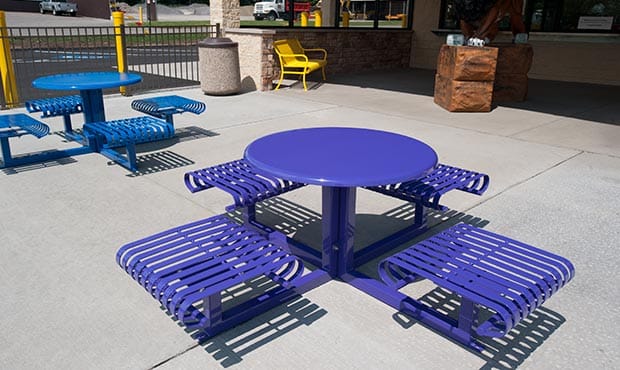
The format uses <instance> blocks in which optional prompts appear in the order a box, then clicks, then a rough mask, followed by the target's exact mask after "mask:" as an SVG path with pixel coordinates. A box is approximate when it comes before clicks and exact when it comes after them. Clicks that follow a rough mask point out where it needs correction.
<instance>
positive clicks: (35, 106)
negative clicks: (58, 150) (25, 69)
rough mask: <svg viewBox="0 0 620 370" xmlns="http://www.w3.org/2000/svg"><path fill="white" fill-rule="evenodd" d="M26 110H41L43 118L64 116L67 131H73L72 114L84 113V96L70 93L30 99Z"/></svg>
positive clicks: (32, 111)
mask: <svg viewBox="0 0 620 370" xmlns="http://www.w3.org/2000/svg"><path fill="white" fill-rule="evenodd" d="M26 110H28V112H30V113H35V112H41V118H48V117H57V116H63V117H64V123H65V131H66V132H68V133H71V132H73V127H72V126H71V115H72V114H75V113H82V111H83V107H82V98H81V97H80V95H69V96H59V97H53V98H43V99H34V100H29V101H27V102H26Z"/></svg>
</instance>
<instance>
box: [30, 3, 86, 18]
mask: <svg viewBox="0 0 620 370" xmlns="http://www.w3.org/2000/svg"><path fill="white" fill-rule="evenodd" d="M39 11H40V12H41V14H45V12H50V13H52V14H54V15H59V14H63V13H66V14H70V15H71V16H75V15H76V14H77V11H78V6H77V4H74V3H70V2H68V1H67V0H54V1H52V0H42V1H41V3H39Z"/></svg>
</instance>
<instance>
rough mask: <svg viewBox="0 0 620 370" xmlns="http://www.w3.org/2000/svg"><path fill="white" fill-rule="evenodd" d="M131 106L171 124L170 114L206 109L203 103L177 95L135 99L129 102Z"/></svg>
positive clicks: (197, 112) (197, 111) (196, 111)
mask: <svg viewBox="0 0 620 370" xmlns="http://www.w3.org/2000/svg"><path fill="white" fill-rule="evenodd" d="M131 107H132V108H133V109H135V110H137V111H139V112H142V113H146V114H150V115H151V116H153V117H157V118H162V119H165V120H166V122H168V123H170V124H173V119H172V116H173V115H175V114H179V113H185V112H190V113H194V114H200V113H202V112H204V111H205V110H206V109H207V106H206V104H205V103H202V102H199V101H196V100H192V99H188V98H184V97H182V96H178V95H169V96H158V97H154V98H147V99H137V100H134V101H132V102H131Z"/></svg>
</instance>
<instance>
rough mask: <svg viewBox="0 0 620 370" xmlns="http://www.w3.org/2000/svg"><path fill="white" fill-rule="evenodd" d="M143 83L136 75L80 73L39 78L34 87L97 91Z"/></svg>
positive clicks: (33, 84) (33, 83)
mask: <svg viewBox="0 0 620 370" xmlns="http://www.w3.org/2000/svg"><path fill="white" fill-rule="evenodd" d="M140 81H142V77H141V76H140V75H139V74H135V73H121V72H79V73H64V74H57V75H50V76H44V77H39V78H37V79H35V80H34V81H32V86H34V87H36V88H39V89H47V90H95V89H106V88H110V87H119V86H126V85H132V84H135V83H138V82H140Z"/></svg>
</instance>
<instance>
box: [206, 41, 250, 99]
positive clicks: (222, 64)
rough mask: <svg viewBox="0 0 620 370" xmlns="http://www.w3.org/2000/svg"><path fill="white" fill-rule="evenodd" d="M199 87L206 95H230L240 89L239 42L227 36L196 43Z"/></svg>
mask: <svg viewBox="0 0 620 370" xmlns="http://www.w3.org/2000/svg"><path fill="white" fill-rule="evenodd" d="M198 64H199V73H200V87H201V88H202V91H203V92H204V93H205V94H208V95H230V94H235V93H238V92H239V90H241V73H240V71H239V44H238V43H236V42H233V41H232V40H231V39H229V38H222V37H218V38H208V39H204V40H202V41H200V42H199V43H198Z"/></svg>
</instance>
